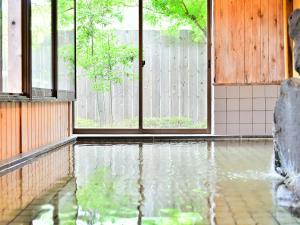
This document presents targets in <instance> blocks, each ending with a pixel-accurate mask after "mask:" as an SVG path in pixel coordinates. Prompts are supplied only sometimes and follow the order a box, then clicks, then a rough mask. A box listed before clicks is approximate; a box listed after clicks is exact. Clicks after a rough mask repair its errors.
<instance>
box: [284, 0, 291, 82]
mask: <svg viewBox="0 0 300 225" xmlns="http://www.w3.org/2000/svg"><path fill="white" fill-rule="evenodd" d="M292 11H293V2H292V1H291V0H283V21H284V64H285V78H289V77H292V76H293V53H292V41H291V39H290V38H289V31H288V29H289V28H288V18H289V16H290V14H291V13H292Z"/></svg>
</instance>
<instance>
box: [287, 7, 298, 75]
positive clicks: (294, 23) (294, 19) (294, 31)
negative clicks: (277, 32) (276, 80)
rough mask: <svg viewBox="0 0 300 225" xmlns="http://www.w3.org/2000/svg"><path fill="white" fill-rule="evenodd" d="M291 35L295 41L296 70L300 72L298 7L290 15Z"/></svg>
mask: <svg viewBox="0 0 300 225" xmlns="http://www.w3.org/2000/svg"><path fill="white" fill-rule="evenodd" d="M289 35H290V37H291V38H292V39H293V40H294V41H295V49H294V59H295V70H296V71H297V72H298V73H300V9H296V10H295V11H294V12H293V13H292V15H291V16H290V17H289Z"/></svg>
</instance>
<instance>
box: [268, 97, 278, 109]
mask: <svg viewBox="0 0 300 225" xmlns="http://www.w3.org/2000/svg"><path fill="white" fill-rule="evenodd" d="M276 102H277V98H266V110H274V109H275V104H276Z"/></svg>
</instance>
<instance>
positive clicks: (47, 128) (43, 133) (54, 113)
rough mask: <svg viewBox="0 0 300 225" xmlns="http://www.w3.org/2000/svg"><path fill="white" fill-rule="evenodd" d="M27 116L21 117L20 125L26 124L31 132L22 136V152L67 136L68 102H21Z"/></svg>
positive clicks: (24, 125)
mask: <svg viewBox="0 0 300 225" xmlns="http://www.w3.org/2000/svg"><path fill="white" fill-rule="evenodd" d="M22 104H23V106H22V108H24V111H27V112H28V113H27V118H23V119H22V127H26V126H28V128H29V130H31V131H32V132H27V135H23V136H22V143H24V144H23V146H22V152H28V151H30V150H32V149H35V148H38V147H41V146H43V145H47V144H50V143H53V142H55V141H59V140H60V139H61V138H64V137H68V136H69V126H68V125H69V124H68V120H69V114H68V108H69V103H68V102H46V103H45V102H44V103H42V102H36V103H22Z"/></svg>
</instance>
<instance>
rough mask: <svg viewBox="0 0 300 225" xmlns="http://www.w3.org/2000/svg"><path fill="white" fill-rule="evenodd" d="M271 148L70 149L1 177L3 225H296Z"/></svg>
mask: <svg viewBox="0 0 300 225" xmlns="http://www.w3.org/2000/svg"><path fill="white" fill-rule="evenodd" d="M271 167H272V142H269V141H260V142H257V141H256V142H254V141H251V142H237V141H235V142H228V141H226V142H195V143H191V142H189V143H154V144H113V145H75V146H73V145H70V146H66V147H64V148H61V149H60V150H58V151H55V152H51V153H49V154H47V155H44V156H42V157H40V158H39V159H37V160H35V161H32V162H30V163H29V164H27V165H25V166H23V167H22V168H19V169H17V170H14V171H11V172H9V173H7V174H5V175H2V176H1V177H0V224H1V225H2V224H41V225H48V224H49V225H50V224H67V225H69V224H70V225H71V224H79V225H85V224H99V225H100V224H103V225H111V224H117V225H131V224H132V225H135V224H145V225H209V224H211V225H214V224H217V225H255V224H256V225H269V224H274V225H278V224H281V225H285V224H286V225H291V224H300V219H298V218H297V216H296V215H295V213H293V212H291V210H289V209H288V208H286V207H281V206H280V205H281V204H280V202H278V200H277V198H276V196H277V193H276V191H277V186H278V184H279V183H280V181H281V178H280V177H278V176H277V175H276V174H275V173H273V172H272V169H271Z"/></svg>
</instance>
